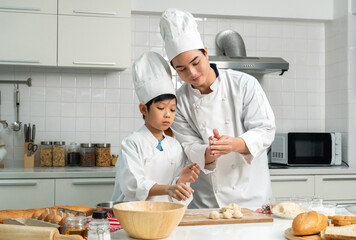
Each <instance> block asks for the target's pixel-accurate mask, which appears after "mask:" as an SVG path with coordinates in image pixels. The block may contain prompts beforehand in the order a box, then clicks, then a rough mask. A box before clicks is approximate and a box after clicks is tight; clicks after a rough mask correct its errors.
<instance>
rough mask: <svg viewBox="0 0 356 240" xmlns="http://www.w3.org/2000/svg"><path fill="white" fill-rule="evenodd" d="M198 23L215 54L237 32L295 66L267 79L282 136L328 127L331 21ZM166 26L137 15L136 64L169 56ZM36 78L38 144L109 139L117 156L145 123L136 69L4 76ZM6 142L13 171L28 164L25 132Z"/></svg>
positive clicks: (252, 48)
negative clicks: (152, 54)
mask: <svg viewBox="0 0 356 240" xmlns="http://www.w3.org/2000/svg"><path fill="white" fill-rule="evenodd" d="M197 20H198V26H199V30H200V32H201V34H202V39H203V42H204V43H205V45H207V47H208V52H209V55H215V54H216V52H217V50H216V47H215V43H214V41H215V35H216V34H217V33H218V32H219V31H221V30H225V29H233V30H236V31H238V32H239V33H240V34H241V35H242V37H243V39H244V40H245V44H246V48H247V55H248V56H259V57H273V56H278V57H282V58H284V59H285V60H287V61H288V62H289V63H290V70H289V71H288V72H286V73H285V74H284V75H283V76H279V75H278V74H272V75H265V76H264V77H259V80H260V83H261V85H262V86H263V88H264V90H265V92H266V95H267V97H268V99H269V101H270V103H271V105H272V108H273V110H274V112H275V116H276V122H277V131H280V132H281V131H323V130H324V129H325V91H324V90H325V87H326V86H325V45H326V42H325V24H324V23H318V22H307V21H281V20H276V21H272V20H261V19H232V18H211V17H205V16H202V17H199V18H197ZM158 23H159V16H157V15H139V14H134V15H132V24H131V25H132V59H135V58H137V57H139V56H140V54H142V53H143V52H146V51H149V50H153V51H156V52H158V53H160V54H165V53H164V48H163V42H162V40H161V37H160V34H159V27H158ZM336 40H337V39H335V41H336ZM28 77H32V79H33V86H32V87H30V88H28V87H27V86H24V85H22V86H21V87H20V89H21V95H22V97H21V112H20V120H21V121H22V122H23V123H28V122H31V123H35V124H36V125H37V131H38V133H37V137H36V139H37V140H36V141H37V142H39V141H41V140H62V141H66V142H67V143H69V142H71V141H76V142H108V143H111V144H112V152H114V153H118V152H119V149H120V142H121V140H122V139H123V138H124V137H125V136H126V135H127V134H129V133H130V132H131V131H134V130H136V129H138V128H139V127H140V126H141V125H142V124H143V120H142V117H141V115H140V113H139V111H138V107H137V103H138V101H137V97H136V96H135V93H134V88H133V84H132V81H131V70H130V69H128V70H126V71H124V72H112V71H110V72H106V71H102V70H73V69H57V68H27V67H5V66H0V79H26V78H28ZM174 79H176V77H174ZM178 86H179V83H178ZM0 87H1V92H2V105H1V114H2V118H4V119H6V120H8V122H10V123H11V122H13V121H14V113H15V111H14V97H13V86H12V85H0ZM355 102H356V101H355ZM0 143H5V144H6V145H7V146H8V150H9V151H8V152H9V153H8V155H7V157H6V159H5V164H6V166H8V167H12V166H22V165H23V160H22V159H23V155H22V154H23V149H22V146H23V133H22V132H13V131H11V130H9V129H8V130H6V131H5V132H4V133H2V134H1V135H0Z"/></svg>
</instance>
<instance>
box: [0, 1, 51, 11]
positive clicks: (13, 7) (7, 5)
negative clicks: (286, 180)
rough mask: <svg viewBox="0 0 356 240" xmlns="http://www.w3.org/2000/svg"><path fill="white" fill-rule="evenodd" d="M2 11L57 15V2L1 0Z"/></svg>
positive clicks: (0, 8) (0, 7) (0, 9)
mask: <svg viewBox="0 0 356 240" xmlns="http://www.w3.org/2000/svg"><path fill="white" fill-rule="evenodd" d="M0 11H16V12H27V13H52V14H57V0H31V1H28V0H16V1H14V0H0Z"/></svg>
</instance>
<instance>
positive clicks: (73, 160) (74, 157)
mask: <svg viewBox="0 0 356 240" xmlns="http://www.w3.org/2000/svg"><path fill="white" fill-rule="evenodd" d="M67 165H68V166H80V148H79V145H78V144H76V143H71V144H70V145H69V146H68V148H67Z"/></svg>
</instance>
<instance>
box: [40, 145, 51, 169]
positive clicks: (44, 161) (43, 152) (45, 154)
mask: <svg viewBox="0 0 356 240" xmlns="http://www.w3.org/2000/svg"><path fill="white" fill-rule="evenodd" d="M52 145H53V143H52V142H48V141H42V142H41V146H40V166H41V167H52Z"/></svg>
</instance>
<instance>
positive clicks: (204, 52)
mask: <svg viewBox="0 0 356 240" xmlns="http://www.w3.org/2000/svg"><path fill="white" fill-rule="evenodd" d="M198 50H199V51H201V52H202V53H203V54H204V55H206V51H205V49H204V48H201V49H198ZM170 64H171V66H172V67H173V68H174V66H173V63H172V61H170ZM174 69H175V68H174Z"/></svg>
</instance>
